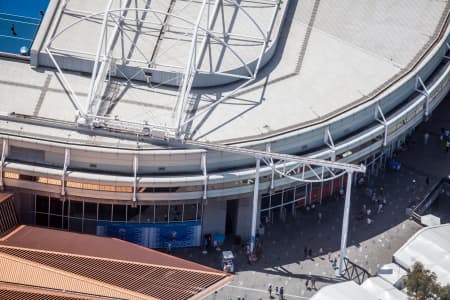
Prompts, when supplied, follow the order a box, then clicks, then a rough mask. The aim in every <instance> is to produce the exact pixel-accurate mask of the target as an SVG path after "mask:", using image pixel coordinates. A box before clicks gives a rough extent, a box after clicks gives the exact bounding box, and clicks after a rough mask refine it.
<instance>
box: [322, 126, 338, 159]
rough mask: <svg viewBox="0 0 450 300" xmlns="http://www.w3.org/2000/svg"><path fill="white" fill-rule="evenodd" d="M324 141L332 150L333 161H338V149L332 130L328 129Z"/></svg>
mask: <svg viewBox="0 0 450 300" xmlns="http://www.w3.org/2000/svg"><path fill="white" fill-rule="evenodd" d="M323 141H324V143H325V145H327V146H328V147H329V148H330V150H331V160H332V161H336V147H335V146H334V141H333V137H332V136H331V132H330V128H328V127H327V129H326V130H325V135H324V137H323Z"/></svg>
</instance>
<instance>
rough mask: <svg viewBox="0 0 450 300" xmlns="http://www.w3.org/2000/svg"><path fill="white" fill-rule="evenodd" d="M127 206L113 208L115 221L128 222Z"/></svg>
mask: <svg viewBox="0 0 450 300" xmlns="http://www.w3.org/2000/svg"><path fill="white" fill-rule="evenodd" d="M125 210H126V206H125V205H114V207H113V221H115V222H124V221H125V220H126V215H125Z"/></svg>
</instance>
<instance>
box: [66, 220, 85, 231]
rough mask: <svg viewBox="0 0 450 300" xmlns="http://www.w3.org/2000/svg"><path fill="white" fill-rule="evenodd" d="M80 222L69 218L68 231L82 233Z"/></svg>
mask: <svg viewBox="0 0 450 300" xmlns="http://www.w3.org/2000/svg"><path fill="white" fill-rule="evenodd" d="M81 221H82V220H81V219H77V218H69V231H75V232H82V231H83V230H82V222H81Z"/></svg>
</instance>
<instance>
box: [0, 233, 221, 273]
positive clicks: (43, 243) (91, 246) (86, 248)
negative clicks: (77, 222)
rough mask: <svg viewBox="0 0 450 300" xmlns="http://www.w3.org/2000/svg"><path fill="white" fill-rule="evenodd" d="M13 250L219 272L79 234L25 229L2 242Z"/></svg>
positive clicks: (181, 260) (111, 239)
mask: <svg viewBox="0 0 450 300" xmlns="http://www.w3.org/2000/svg"><path fill="white" fill-rule="evenodd" d="M0 244H2V245H9V246H13V247H22V248H33V249H39V250H47V251H55V252H63V253H71V254H79V255H86V256H94V257H103V258H110V259H117V260H124V261H131V262H141V263H147V264H153V265H161V266H166V267H168V266H170V267H175V268H184V269H189V270H198V271H204V272H220V271H218V270H216V269H213V268H210V267H207V266H203V265H200V264H198V263H194V262H191V261H187V260H184V259H181V258H177V257H174V256H172V255H168V254H165V253H162V252H159V251H156V250H153V249H149V248H145V247H142V246H139V245H137V244H133V243H129V242H126V241H122V240H119V239H114V238H108V237H99V236H95V235H88V234H80V233H74V232H67V231H62V230H53V229H47V228H40V227H33V226H23V227H22V229H20V230H18V231H16V232H15V233H14V234H13V235H10V236H9V237H8V238H7V239H4V240H3V241H1V242H0Z"/></svg>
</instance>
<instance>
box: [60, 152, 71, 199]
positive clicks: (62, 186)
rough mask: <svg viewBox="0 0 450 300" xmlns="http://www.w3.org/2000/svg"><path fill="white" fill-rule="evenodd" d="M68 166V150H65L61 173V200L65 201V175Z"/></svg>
mask: <svg viewBox="0 0 450 300" xmlns="http://www.w3.org/2000/svg"><path fill="white" fill-rule="evenodd" d="M69 164H70V149H69V148H66V149H65V150H64V167H63V172H62V176H61V200H62V201H64V200H65V196H66V173H67V167H68V166H69Z"/></svg>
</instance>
